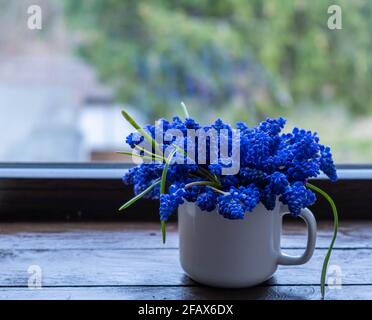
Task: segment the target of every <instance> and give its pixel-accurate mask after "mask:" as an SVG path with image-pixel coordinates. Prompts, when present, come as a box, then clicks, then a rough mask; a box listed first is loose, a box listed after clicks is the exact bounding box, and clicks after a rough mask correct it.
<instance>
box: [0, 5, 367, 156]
mask: <svg viewBox="0 0 372 320" xmlns="http://www.w3.org/2000/svg"><path fill="white" fill-rule="evenodd" d="M35 4H36V5H39V6H40V7H41V9H42V29H41V30H30V29H29V28H28V24H27V21H28V19H29V16H30V15H29V14H28V13H27V10H28V7H29V6H30V5H35ZM333 4H337V5H340V7H341V8H342V30H330V29H329V28H328V26H327V21H328V18H329V14H328V13H327V10H328V7H329V6H330V5H333ZM371 30H372V1H369V0H354V1H349V0H344V1H337V0H313V1H306V0H281V1H277V0H264V1H262V0H178V1H172V0H151V1H146V0H80V1H76V0H63V1H61V0H17V1H9V0H0V129H1V135H0V162H92V161H98V162H102V161H113V162H125V161H126V159H123V158H122V157H120V156H118V155H116V154H115V151H118V150H124V149H125V148H126V146H125V144H124V139H125V136H126V135H127V134H128V133H129V132H130V131H131V128H129V126H128V125H127V124H126V123H125V122H124V121H123V120H122V118H121V115H120V108H122V107H123V106H124V107H125V108H127V110H128V111H129V112H130V113H131V114H132V115H133V116H134V117H135V118H136V119H137V120H138V122H140V123H142V124H145V123H153V122H154V121H155V119H157V118H159V117H168V118H169V117H172V116H173V115H177V114H180V110H181V109H180V102H181V101H184V102H185V103H186V104H187V106H188V108H189V111H190V113H191V115H192V116H193V117H194V118H196V119H197V120H199V121H200V122H201V123H207V122H210V121H213V120H214V119H215V118H217V117H222V118H223V119H224V120H226V121H227V122H231V123H233V122H235V121H240V120H242V121H246V122H248V123H249V124H250V125H254V124H255V123H257V122H258V121H260V120H263V119H265V118H266V117H267V116H269V117H277V116H283V117H286V118H287V119H288V129H287V130H290V129H291V128H292V127H293V126H300V127H304V128H306V129H311V130H314V131H317V132H318V133H319V135H320V137H321V141H322V142H323V143H324V144H328V145H330V146H332V148H333V150H334V155H335V159H336V162H337V163H367V162H372V77H371V71H372V54H371V52H372V37H371Z"/></svg>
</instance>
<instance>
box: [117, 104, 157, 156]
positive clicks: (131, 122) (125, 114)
mask: <svg viewBox="0 0 372 320" xmlns="http://www.w3.org/2000/svg"><path fill="white" fill-rule="evenodd" d="M121 114H122V115H123V117H124V119H125V120H127V121H128V122H129V123H130V124H131V125H132V127H133V128H134V129H136V130H137V131H138V132H139V133H141V134H142V135H143V137H144V138H145V139H146V140H147V141H148V142H149V143H151V146H152V148H153V149H154V148H155V150H156V151H157V152H158V153H159V154H161V151H160V149H159V146H158V145H157V143H156V141H155V140H154V139H153V138H152V137H151V136H150V135H149V134H148V133H147V132H146V130H144V129H142V128H141V127H140V125H139V124H138V123H137V122H136V121H135V120H134V119H133V118H132V117H131V116H130V115H129V113H128V112H126V111H125V110H121Z"/></svg>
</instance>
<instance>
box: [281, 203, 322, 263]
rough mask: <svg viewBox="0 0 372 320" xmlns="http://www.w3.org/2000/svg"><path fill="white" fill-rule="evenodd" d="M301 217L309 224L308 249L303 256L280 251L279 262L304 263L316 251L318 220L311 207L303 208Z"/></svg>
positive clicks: (286, 212)
mask: <svg viewBox="0 0 372 320" xmlns="http://www.w3.org/2000/svg"><path fill="white" fill-rule="evenodd" d="M288 213H289V212H288V211H285V212H283V213H282V215H285V214H288ZM299 217H301V218H302V219H303V220H304V221H305V222H306V225H307V245H306V250H305V252H304V253H303V254H302V255H301V256H290V255H288V254H286V253H283V252H281V251H280V253H279V258H278V264H281V265H286V266H289V265H300V264H304V263H306V262H308V261H309V260H310V258H311V257H312V255H313V253H314V249H315V242H316V220H315V218H314V215H313V214H312V212H311V211H310V210H309V209H307V208H305V209H301V212H300V214H299Z"/></svg>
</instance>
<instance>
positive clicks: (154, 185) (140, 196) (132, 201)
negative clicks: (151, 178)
mask: <svg viewBox="0 0 372 320" xmlns="http://www.w3.org/2000/svg"><path fill="white" fill-rule="evenodd" d="M159 183H160V179H159V180H157V181H155V182H154V183H153V184H152V185H151V186H149V187H148V188H147V189H146V190H144V191H142V192H141V193H140V194H138V195H137V196H135V197H134V198H132V199H130V200H129V201H128V202H126V203H125V204H123V205H122V206H121V207H120V208H119V211H122V210H124V209H126V208H128V207H129V206H131V205H132V204H133V203H135V202H136V201H137V200H139V199H141V198H142V197H143V196H144V195H145V194H146V193H148V192H149V191H151V190H152V189H153V188H154V187H156V186H157V185H158V184H159Z"/></svg>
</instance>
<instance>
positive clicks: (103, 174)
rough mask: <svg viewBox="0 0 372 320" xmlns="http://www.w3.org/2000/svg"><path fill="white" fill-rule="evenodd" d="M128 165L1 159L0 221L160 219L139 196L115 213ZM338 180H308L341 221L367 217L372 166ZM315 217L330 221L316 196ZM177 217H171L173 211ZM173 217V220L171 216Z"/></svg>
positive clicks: (341, 169) (125, 189) (342, 172)
mask: <svg viewBox="0 0 372 320" xmlns="http://www.w3.org/2000/svg"><path fill="white" fill-rule="evenodd" d="M130 167H131V165H127V164H119V163H1V164H0V221H158V219H159V218H158V215H157V211H158V208H159V204H158V202H157V201H150V200H145V199H142V200H141V201H139V202H137V203H136V204H134V205H133V206H132V207H130V208H128V209H127V211H126V212H125V213H121V214H118V210H117V209H118V208H119V207H120V206H121V205H122V204H123V203H124V202H125V201H126V200H128V199H129V198H130V197H132V196H133V191H132V188H131V187H130V186H125V185H124V184H123V182H122V179H121V178H122V176H123V175H124V174H125V172H126V170H128V169H129V168H130ZM337 169H338V173H339V180H338V181H337V182H336V183H332V182H330V181H329V180H327V179H326V178H325V177H324V176H320V177H319V178H316V179H312V180H311V181H312V183H314V184H316V185H317V186H319V187H321V188H323V189H324V190H326V191H327V192H328V193H329V194H330V195H331V196H332V197H333V199H334V200H335V202H336V204H337V207H338V210H339V215H340V219H341V220H344V219H371V217H372V213H370V212H371V211H372V198H371V199H370V197H371V196H370V191H371V190H372V165H371V164H357V165H354V164H348V165H337ZM311 210H312V211H313V212H314V214H315V215H316V217H317V219H319V220H322V219H332V214H331V211H330V208H329V204H328V203H327V202H326V201H325V200H324V199H322V197H320V196H319V197H318V200H317V202H316V203H315V204H314V205H313V206H312V207H311ZM174 216H175V215H174ZM173 219H176V218H175V217H173Z"/></svg>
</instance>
